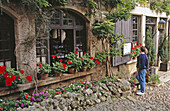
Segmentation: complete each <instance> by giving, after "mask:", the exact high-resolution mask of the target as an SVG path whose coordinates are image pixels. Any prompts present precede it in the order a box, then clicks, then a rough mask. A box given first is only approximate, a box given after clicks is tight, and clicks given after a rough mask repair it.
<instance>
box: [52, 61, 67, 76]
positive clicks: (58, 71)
mask: <svg viewBox="0 0 170 111" xmlns="http://www.w3.org/2000/svg"><path fill="white" fill-rule="evenodd" d="M52 65H53V66H52V70H53V71H54V73H55V74H56V76H61V75H62V73H63V72H66V71H67V68H65V67H63V64H62V63H61V62H55V63H52Z"/></svg>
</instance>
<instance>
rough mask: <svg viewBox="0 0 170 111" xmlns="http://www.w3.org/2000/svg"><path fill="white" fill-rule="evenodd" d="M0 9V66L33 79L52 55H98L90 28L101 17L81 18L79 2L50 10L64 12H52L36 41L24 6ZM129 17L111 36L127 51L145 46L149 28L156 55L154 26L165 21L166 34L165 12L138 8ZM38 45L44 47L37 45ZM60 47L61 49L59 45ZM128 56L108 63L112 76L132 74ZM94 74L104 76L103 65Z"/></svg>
mask: <svg viewBox="0 0 170 111" xmlns="http://www.w3.org/2000/svg"><path fill="white" fill-rule="evenodd" d="M99 4H100V2H99ZM0 7H1V9H0V10H1V12H2V14H1V15H0V65H5V66H8V67H13V68H16V69H23V70H25V75H32V76H33V75H35V73H36V67H37V63H39V62H46V63H49V64H50V63H51V55H53V54H56V55H60V57H61V58H62V57H64V55H65V54H67V53H68V52H70V51H74V50H78V51H79V56H81V55H82V54H83V52H88V53H90V55H91V56H95V54H96V52H97V51H102V45H101V44H102V42H101V41H100V40H97V38H96V37H95V36H94V35H93V34H92V24H93V23H94V22H95V20H96V19H97V20H102V19H104V14H103V13H100V14H96V16H92V17H91V18H89V17H87V16H85V14H86V11H87V8H85V7H82V6H81V5H80V1H77V0H73V2H72V4H69V5H66V6H62V7H54V8H59V9H64V10H65V12H63V13H61V12H60V11H58V12H56V13H55V14H54V17H53V20H52V22H51V23H50V24H49V27H50V34H49V35H48V36H46V35H44V36H43V38H41V37H39V38H36V39H35V33H36V31H35V16H34V14H33V13H31V12H29V11H28V10H27V9H26V8H25V7H24V6H22V5H18V4H15V3H10V4H8V3H5V4H2V5H0ZM131 13H132V17H130V18H129V20H127V21H119V22H117V23H116V25H115V33H119V34H121V33H123V34H124V35H125V39H126V42H127V44H130V47H131V46H132V44H133V42H135V41H138V42H139V43H142V45H145V44H144V41H145V34H146V28H147V27H148V26H151V27H152V28H153V29H154V30H155V31H156V32H157V33H156V35H155V37H154V41H155V44H156V45H155V47H156V49H157V53H158V39H159V32H158V29H157V27H158V22H159V21H160V19H164V20H165V21H166V30H165V32H166V33H168V31H169V33H170V28H169V24H170V21H169V20H170V16H167V15H166V13H165V12H162V13H157V12H156V11H154V10H151V9H150V8H149V5H145V6H143V5H140V4H138V6H136V8H135V9H133V10H132V11H131ZM40 42H41V44H42V43H43V45H44V47H43V46H42V45H40V44H39V43H40ZM61 43H62V44H63V45H60V44H61ZM63 47H64V48H65V49H64V48H63ZM47 49H48V50H47ZM130 51H131V49H130ZM129 54H130V53H129V52H128V53H127V54H124V55H123V57H122V58H120V57H116V58H111V59H110V60H111V61H112V69H113V72H114V73H117V72H120V73H121V74H123V76H124V77H129V76H130V74H132V73H134V72H135V71H136V61H135V60H133V61H131V60H130V56H129ZM100 67H102V68H100ZM96 70H98V71H99V72H98V73H100V75H101V77H102V76H105V72H106V71H105V70H106V68H105V65H100V66H98V69H96ZM95 73H96V72H95ZM96 76H98V75H97V74H96V75H93V76H91V77H90V78H91V79H93V77H95V78H98V77H96ZM75 78H76V77H75ZM90 78H89V79H90ZM69 79H70V78H69ZM41 86H42V85H41Z"/></svg>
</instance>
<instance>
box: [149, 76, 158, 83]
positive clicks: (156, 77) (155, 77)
mask: <svg viewBox="0 0 170 111" xmlns="http://www.w3.org/2000/svg"><path fill="white" fill-rule="evenodd" d="M159 78H160V76H159V75H157V74H151V75H150V79H149V82H151V83H153V84H156V83H158V84H160V79H159Z"/></svg>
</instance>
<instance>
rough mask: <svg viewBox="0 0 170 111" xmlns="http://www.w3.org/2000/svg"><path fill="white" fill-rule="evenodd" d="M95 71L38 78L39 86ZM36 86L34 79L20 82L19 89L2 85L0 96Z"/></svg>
mask: <svg viewBox="0 0 170 111" xmlns="http://www.w3.org/2000/svg"><path fill="white" fill-rule="evenodd" d="M94 72H95V69H91V70H89V71H86V72H77V73H75V74H68V73H64V74H62V76H61V77H49V78H48V79H46V80H38V81H37V87H42V86H46V85H50V84H55V83H59V82H63V81H66V80H70V79H75V78H79V77H84V76H87V75H92V74H93V73H94ZM35 87H36V86H35V82H33V81H32V82H30V83H25V84H18V88H17V89H9V88H8V87H2V88H0V97H1V96H5V95H8V94H11V93H17V92H20V91H25V90H28V89H32V88H35Z"/></svg>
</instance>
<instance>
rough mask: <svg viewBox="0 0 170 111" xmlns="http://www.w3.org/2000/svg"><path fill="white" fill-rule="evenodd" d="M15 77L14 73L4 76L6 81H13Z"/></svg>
mask: <svg viewBox="0 0 170 111" xmlns="http://www.w3.org/2000/svg"><path fill="white" fill-rule="evenodd" d="M15 79H16V77H15V75H8V76H7V78H6V80H7V81H11V82H12V81H15Z"/></svg>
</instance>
